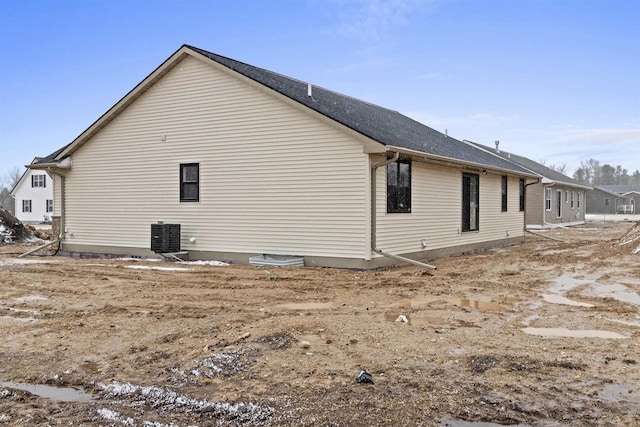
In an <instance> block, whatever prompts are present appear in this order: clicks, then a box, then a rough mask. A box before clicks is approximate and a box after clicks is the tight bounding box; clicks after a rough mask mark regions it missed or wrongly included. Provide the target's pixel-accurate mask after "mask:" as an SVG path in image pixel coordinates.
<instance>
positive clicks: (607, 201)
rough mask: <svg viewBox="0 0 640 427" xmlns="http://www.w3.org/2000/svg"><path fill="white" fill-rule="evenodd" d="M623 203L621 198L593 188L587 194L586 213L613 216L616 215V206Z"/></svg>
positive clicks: (602, 189)
mask: <svg viewBox="0 0 640 427" xmlns="http://www.w3.org/2000/svg"><path fill="white" fill-rule="evenodd" d="M624 201H625V199H624V197H623V196H621V195H619V194H616V193H612V192H611V191H608V190H605V189H604V188H602V187H600V186H595V187H593V190H591V191H588V192H587V213H588V214H615V213H618V206H623V205H624ZM623 209H624V208H623Z"/></svg>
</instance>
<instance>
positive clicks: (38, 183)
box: [31, 175, 47, 188]
mask: <svg viewBox="0 0 640 427" xmlns="http://www.w3.org/2000/svg"><path fill="white" fill-rule="evenodd" d="M46 186H47V176H46V175H31V187H34V188H35V187H46Z"/></svg>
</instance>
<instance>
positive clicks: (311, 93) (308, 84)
mask: <svg viewBox="0 0 640 427" xmlns="http://www.w3.org/2000/svg"><path fill="white" fill-rule="evenodd" d="M307 96H308V97H309V98H313V92H312V89H311V83H307Z"/></svg>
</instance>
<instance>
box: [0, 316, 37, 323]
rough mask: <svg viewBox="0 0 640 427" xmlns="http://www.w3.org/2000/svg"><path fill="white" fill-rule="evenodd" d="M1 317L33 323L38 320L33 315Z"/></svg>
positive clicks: (2, 317) (0, 317)
mask: <svg viewBox="0 0 640 427" xmlns="http://www.w3.org/2000/svg"><path fill="white" fill-rule="evenodd" d="M0 319H8V320H15V321H16V322H23V323H32V322H35V321H36V319H34V318H33V317H12V316H0Z"/></svg>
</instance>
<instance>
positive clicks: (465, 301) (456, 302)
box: [389, 297, 509, 311]
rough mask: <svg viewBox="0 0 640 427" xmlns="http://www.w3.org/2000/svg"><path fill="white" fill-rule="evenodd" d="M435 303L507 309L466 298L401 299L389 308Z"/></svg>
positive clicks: (506, 308) (486, 308)
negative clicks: (442, 302)
mask: <svg viewBox="0 0 640 427" xmlns="http://www.w3.org/2000/svg"><path fill="white" fill-rule="evenodd" d="M435 301H445V302H448V303H449V304H453V305H457V306H458V307H471V308H479V309H482V310H498V311H507V310H509V308H508V307H505V306H504V305H500V304H496V303H493V302H486V301H480V300H475V299H467V298H452V297H444V298H441V297H429V298H422V299H403V300H400V301H397V302H394V303H393V304H391V305H390V306H389V307H402V308H410V307H420V306H422V305H425V304H429V303H432V302H435Z"/></svg>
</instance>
